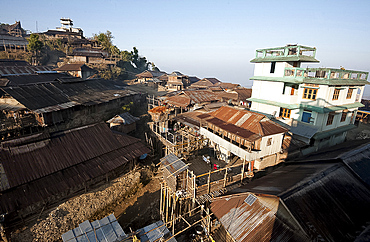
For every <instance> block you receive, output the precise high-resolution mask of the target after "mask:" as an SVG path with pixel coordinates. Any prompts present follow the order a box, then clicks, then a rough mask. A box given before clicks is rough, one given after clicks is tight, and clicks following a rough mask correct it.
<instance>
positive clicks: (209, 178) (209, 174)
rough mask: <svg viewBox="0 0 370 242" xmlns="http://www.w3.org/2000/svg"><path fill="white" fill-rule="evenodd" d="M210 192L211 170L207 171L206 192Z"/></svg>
mask: <svg viewBox="0 0 370 242" xmlns="http://www.w3.org/2000/svg"><path fill="white" fill-rule="evenodd" d="M210 192H211V171H209V172H208V192H207V193H210Z"/></svg>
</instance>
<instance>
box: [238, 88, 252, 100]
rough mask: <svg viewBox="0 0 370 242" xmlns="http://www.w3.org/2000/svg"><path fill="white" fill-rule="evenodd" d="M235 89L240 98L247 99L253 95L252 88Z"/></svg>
mask: <svg viewBox="0 0 370 242" xmlns="http://www.w3.org/2000/svg"><path fill="white" fill-rule="evenodd" d="M234 91H235V92H237V93H238V100H246V99H248V98H250V97H251V96H252V88H237V89H235V90H234Z"/></svg>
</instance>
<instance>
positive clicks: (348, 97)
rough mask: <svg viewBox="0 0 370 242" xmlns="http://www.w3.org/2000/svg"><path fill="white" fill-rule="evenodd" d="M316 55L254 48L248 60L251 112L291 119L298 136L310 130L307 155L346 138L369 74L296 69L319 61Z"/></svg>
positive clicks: (295, 48)
mask: <svg viewBox="0 0 370 242" xmlns="http://www.w3.org/2000/svg"><path fill="white" fill-rule="evenodd" d="M315 56H316V48H314V47H306V46H301V45H287V46H285V47H277V48H268V49H259V50H257V51H256V57H255V58H254V59H253V60H251V62H252V63H255V69H254V76H253V77H252V78H250V79H251V80H253V81H254V83H253V88H252V90H253V91H252V97H251V98H250V99H249V101H252V106H251V110H253V111H257V112H261V113H264V114H266V115H271V116H272V117H276V118H277V119H280V120H282V121H285V122H287V121H288V122H289V121H290V124H292V120H293V121H294V126H295V130H297V129H296V127H297V126H300V127H301V128H300V131H301V132H300V133H301V135H302V134H303V133H304V130H305V129H306V130H311V131H312V130H314V133H311V135H309V136H308V138H309V143H310V147H309V148H308V149H306V151H305V152H307V153H308V152H312V151H315V150H317V149H320V148H323V147H327V146H331V145H335V144H338V143H341V142H343V141H344V140H345V137H346V134H347V131H348V130H350V129H352V128H353V127H354V125H353V123H354V121H355V117H356V112H357V109H358V108H359V107H362V106H363V105H362V104H361V103H360V102H361V97H362V95H363V92H364V87H365V85H366V84H369V82H367V78H368V75H369V73H368V72H363V71H353V70H346V69H344V68H341V69H333V68H302V67H301V64H302V63H303V62H309V63H315V62H319V61H318V60H317V59H315ZM278 117H280V118H278ZM303 123H307V124H308V125H304V124H303ZM292 126H293V125H292ZM298 136H299V135H298ZM306 138H307V137H306ZM306 140H307V139H306Z"/></svg>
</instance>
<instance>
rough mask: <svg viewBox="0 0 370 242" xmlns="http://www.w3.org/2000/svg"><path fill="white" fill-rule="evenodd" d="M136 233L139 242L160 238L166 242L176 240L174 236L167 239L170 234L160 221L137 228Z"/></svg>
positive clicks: (153, 240)
mask: <svg viewBox="0 0 370 242" xmlns="http://www.w3.org/2000/svg"><path fill="white" fill-rule="evenodd" d="M136 233H137V236H138V237H139V238H140V241H141V242H147V241H149V242H156V241H162V240H163V241H166V242H167V241H168V242H176V239H175V238H171V239H169V240H168V238H170V237H171V236H172V234H171V232H170V231H169V230H168V228H167V227H166V226H165V225H164V223H163V222H162V221H158V222H155V223H152V224H150V225H148V226H146V227H144V228H142V229H139V230H137V231H136Z"/></svg>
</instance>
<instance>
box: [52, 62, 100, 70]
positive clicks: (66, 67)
mask: <svg viewBox="0 0 370 242" xmlns="http://www.w3.org/2000/svg"><path fill="white" fill-rule="evenodd" d="M82 67H84V68H86V69H90V70H93V69H91V68H90V67H88V66H87V65H85V64H84V63H72V64H64V65H62V66H61V67H58V68H56V69H54V70H55V71H81V70H82Z"/></svg>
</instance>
